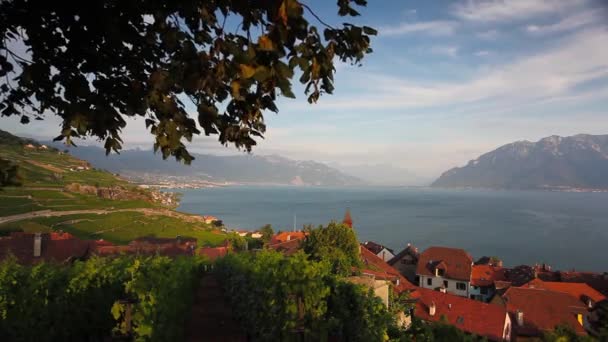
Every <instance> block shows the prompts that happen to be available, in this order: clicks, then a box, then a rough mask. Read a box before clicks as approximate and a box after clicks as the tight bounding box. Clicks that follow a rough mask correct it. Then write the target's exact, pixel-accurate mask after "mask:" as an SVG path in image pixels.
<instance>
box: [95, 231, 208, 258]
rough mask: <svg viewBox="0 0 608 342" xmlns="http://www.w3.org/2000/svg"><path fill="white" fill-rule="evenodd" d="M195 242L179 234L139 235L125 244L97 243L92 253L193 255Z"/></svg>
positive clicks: (106, 254)
mask: <svg viewBox="0 0 608 342" xmlns="http://www.w3.org/2000/svg"><path fill="white" fill-rule="evenodd" d="M196 243H197V241H196V239H194V238H188V237H181V236H178V237H176V238H157V237H141V238H137V239H135V240H133V241H131V242H129V244H128V245H126V246H114V245H109V246H108V245H101V246H99V245H98V246H96V247H95V249H94V250H93V253H94V254H96V255H99V256H115V255H121V254H136V255H164V256H168V257H177V256H180V255H194V254H195V250H196Z"/></svg>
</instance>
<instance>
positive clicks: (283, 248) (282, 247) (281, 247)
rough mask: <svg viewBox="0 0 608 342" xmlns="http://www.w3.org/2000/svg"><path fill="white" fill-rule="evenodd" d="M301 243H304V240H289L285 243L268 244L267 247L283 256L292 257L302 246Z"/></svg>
mask: <svg viewBox="0 0 608 342" xmlns="http://www.w3.org/2000/svg"><path fill="white" fill-rule="evenodd" d="M303 241H304V238H299V239H291V240H289V241H285V242H279V243H275V244H270V245H268V247H269V248H271V249H274V250H275V251H277V252H281V253H283V254H285V255H292V254H294V253H296V252H297V251H299V250H300V247H301V246H302V242H303Z"/></svg>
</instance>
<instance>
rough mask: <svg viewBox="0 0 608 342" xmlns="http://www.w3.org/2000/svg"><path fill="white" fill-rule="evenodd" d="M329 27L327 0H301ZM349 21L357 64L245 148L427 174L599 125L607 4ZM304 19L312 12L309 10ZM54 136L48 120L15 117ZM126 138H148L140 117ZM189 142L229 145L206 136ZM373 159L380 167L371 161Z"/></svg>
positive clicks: (605, 89) (389, 8)
mask: <svg viewBox="0 0 608 342" xmlns="http://www.w3.org/2000/svg"><path fill="white" fill-rule="evenodd" d="M303 2H305V3H306V4H308V5H309V6H310V7H311V8H313V9H314V10H315V12H316V13H317V14H318V15H319V16H320V17H322V18H323V19H324V20H325V21H327V22H329V23H331V24H332V25H335V24H339V23H341V22H342V21H344V19H343V18H338V17H337V16H336V11H337V8H336V6H335V1H326V0H308V1H303ZM368 2H369V3H368V6H367V7H366V8H363V9H361V10H360V12H361V14H362V15H361V17H357V18H354V19H350V18H349V19H348V21H350V22H353V23H356V24H361V25H367V26H371V27H374V28H376V29H378V31H379V35H378V36H377V37H375V38H373V39H372V47H373V49H374V52H373V54H371V55H369V56H367V57H366V58H365V59H364V61H363V66H361V67H357V66H351V65H347V64H338V65H337V66H336V68H337V74H336V82H335V86H336V90H335V92H334V95H331V96H323V97H322V98H321V99H320V101H319V103H317V104H314V105H310V104H308V103H307V101H306V96H305V95H304V94H303V89H302V88H301V87H299V86H298V87H296V89H295V90H296V91H295V93H296V96H297V99H295V100H292V99H280V100H279V109H280V112H279V114H274V113H266V115H265V119H266V124H267V127H268V131H267V134H266V138H265V139H264V140H262V141H260V142H259V145H258V146H257V147H256V148H255V149H254V152H253V153H254V154H260V155H263V154H279V155H282V156H285V157H289V158H293V159H305V160H316V161H321V162H327V163H330V164H332V165H340V166H341V167H342V168H343V169H345V170H346V171H348V167H349V165H352V166H354V165H389V166H391V167H393V168H402V169H406V170H409V171H411V172H413V173H415V174H417V175H418V176H420V177H423V178H428V179H432V178H434V177H437V176H439V175H440V174H441V173H442V172H444V171H446V170H447V169H449V168H452V167H455V166H462V165H465V164H466V163H467V162H468V161H469V160H471V159H475V158H476V157H477V156H479V155H480V154H483V153H485V152H488V151H490V150H493V149H495V148H497V147H499V146H501V145H504V144H507V143H510V142H513V141H518V140H530V141H537V140H539V139H540V138H543V137H545V136H550V135H554V134H555V135H562V136H567V135H574V134H578V133H588V134H608V115H607V114H608V5H607V3H606V2H605V1H603V0H485V1H476V0H464V1H391V0H369V1H368ZM310 21H311V22H314V19H313V18H310ZM0 122H1V123H2V126H3V127H6V128H7V129H9V130H11V131H13V132H16V133H21V134H29V135H34V136H37V137H45V136H48V137H53V136H56V135H57V133H58V131H59V130H58V122H57V121H53V120H47V121H45V122H35V123H32V124H29V125H27V126H22V125H20V124H18V123H17V122H16V120H12V119H6V118H3V119H2V120H1V121H0ZM123 137H124V140H125V148H134V147H140V148H150V147H151V146H152V142H153V140H152V137H151V136H150V135H149V134H148V133H147V132H146V130H145V127H144V124H143V122H142V121H134V122H133V124H131V125H128V128H127V129H126V130H125V134H124V135H123ZM190 149H191V150H192V151H195V152H200V153H212V154H233V153H239V152H236V151H235V150H234V148H226V147H222V146H221V145H219V144H218V143H216V142H215V138H205V137H195V140H194V142H193V144H192V145H191V146H190ZM379 167H382V166H379Z"/></svg>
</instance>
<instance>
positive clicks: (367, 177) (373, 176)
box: [329, 163, 432, 186]
mask: <svg viewBox="0 0 608 342" xmlns="http://www.w3.org/2000/svg"><path fill="white" fill-rule="evenodd" d="M329 165H330V166H331V167H334V168H336V169H338V170H340V171H342V172H345V173H348V174H350V175H353V176H355V177H357V178H361V179H363V180H364V181H366V182H367V183H369V184H373V185H396V186H418V185H428V184H430V183H431V181H432V179H429V178H424V177H422V176H419V175H417V174H415V173H413V172H411V171H409V170H407V169H403V168H400V167H395V166H392V165H388V164H356V165H343V164H338V163H330V164H329Z"/></svg>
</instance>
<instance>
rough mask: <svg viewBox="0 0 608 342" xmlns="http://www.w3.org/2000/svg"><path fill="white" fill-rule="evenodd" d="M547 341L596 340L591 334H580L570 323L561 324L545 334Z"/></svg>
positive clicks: (590, 341)
mask: <svg viewBox="0 0 608 342" xmlns="http://www.w3.org/2000/svg"><path fill="white" fill-rule="evenodd" d="M542 340H543V341H545V342H592V341H596V340H595V339H594V338H592V337H590V336H580V335H577V334H576V331H574V329H572V327H570V326H569V325H559V326H557V327H555V329H554V330H553V331H549V332H547V333H545V334H544V335H543V339H542Z"/></svg>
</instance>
